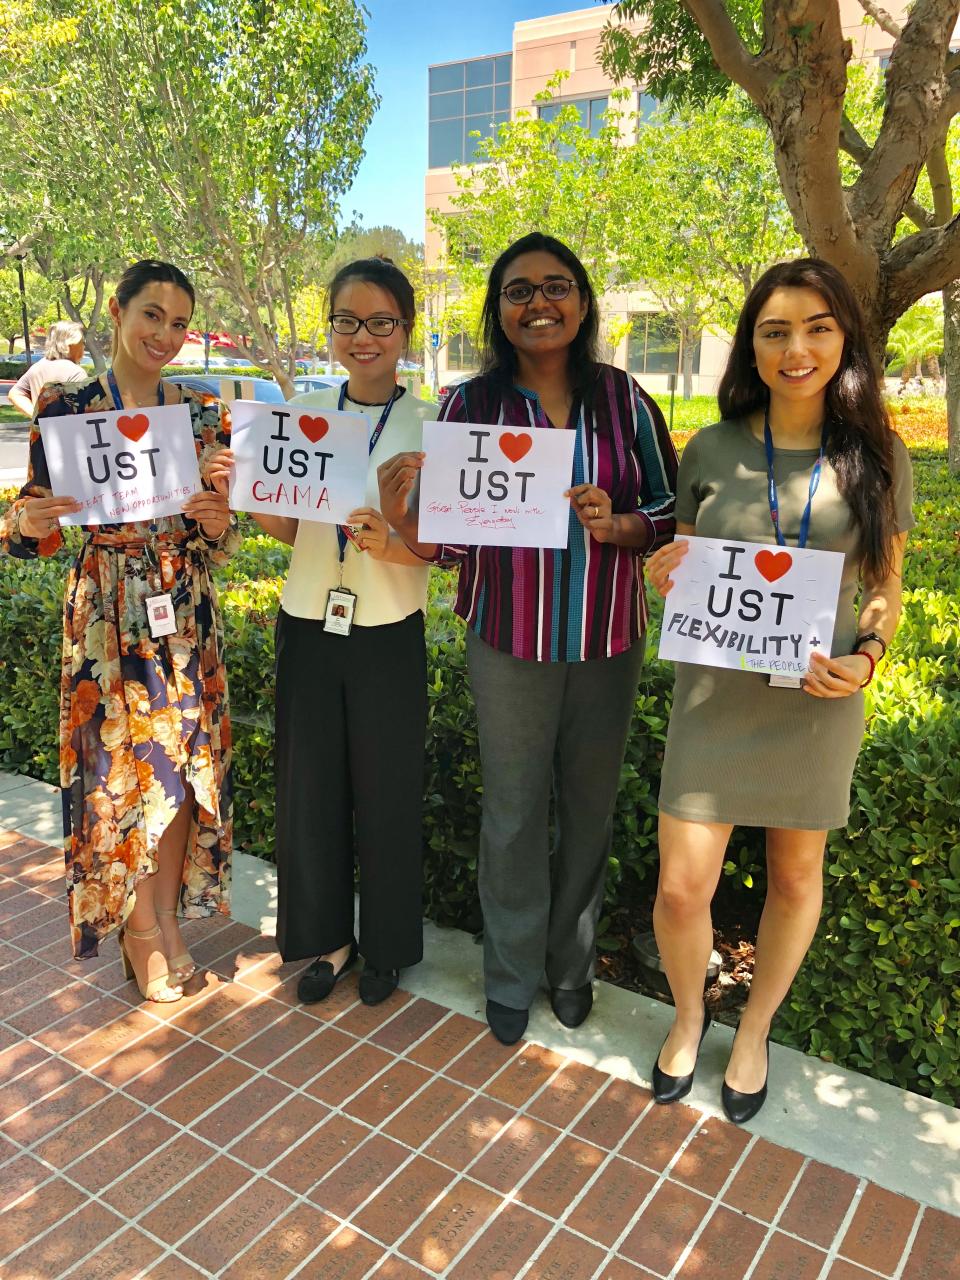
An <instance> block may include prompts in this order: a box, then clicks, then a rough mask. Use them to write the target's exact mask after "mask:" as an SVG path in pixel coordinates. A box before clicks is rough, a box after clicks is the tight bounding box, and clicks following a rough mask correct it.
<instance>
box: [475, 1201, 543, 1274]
mask: <svg viewBox="0 0 960 1280" xmlns="http://www.w3.org/2000/svg"><path fill="white" fill-rule="evenodd" d="M549 1231H550V1223H549V1222H545V1221H544V1220H543V1218H539V1217H537V1215H536V1214H533V1213H530V1212H529V1210H527V1209H521V1208H520V1207H519V1206H518V1205H508V1206H507V1208H506V1209H504V1211H503V1212H502V1213H501V1214H499V1215H498V1217H497V1220H496V1222H495V1223H493V1224H492V1225H491V1226H490V1228H489V1229H488V1230H487V1231H485V1232H484V1233H483V1235H481V1236H480V1238H479V1239H478V1240H476V1241H475V1242H474V1243H473V1244H472V1245H471V1246H470V1248H469V1249H468V1250H467V1252H466V1253H465V1254H464V1256H463V1257H462V1258H461V1259H460V1261H459V1262H458V1263H457V1264H456V1266H455V1267H454V1268H453V1271H452V1272H451V1273H450V1274H451V1276H452V1277H453V1280H515V1277H516V1275H517V1273H518V1272H519V1271H520V1270H521V1269H522V1268H523V1266H524V1264H525V1263H526V1262H527V1261H528V1260H529V1258H530V1257H531V1255H532V1254H533V1253H535V1252H536V1250H537V1248H538V1247H539V1246H540V1245H541V1244H542V1243H543V1240H544V1238H545V1237H546V1235H547V1234H548V1232H549Z"/></svg>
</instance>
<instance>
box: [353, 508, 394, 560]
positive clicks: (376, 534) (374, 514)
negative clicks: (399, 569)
mask: <svg viewBox="0 0 960 1280" xmlns="http://www.w3.org/2000/svg"><path fill="white" fill-rule="evenodd" d="M346 523H347V524H358V525H361V526H362V528H361V529H360V531H359V533H358V534H357V546H358V547H359V548H360V550H361V551H369V552H370V554H371V555H372V556H373V558H374V560H382V559H383V557H384V554H385V552H386V550H387V543H388V542H389V540H390V526H389V525H388V524H387V522H386V520H384V518H383V516H382V515H381V514H380V512H379V511H378V510H377V509H376V507H357V509H356V511H351V512H350V514H349V515H348V516H347V519H346Z"/></svg>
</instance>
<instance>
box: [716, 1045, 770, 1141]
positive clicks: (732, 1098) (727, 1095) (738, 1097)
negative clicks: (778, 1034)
mask: <svg viewBox="0 0 960 1280" xmlns="http://www.w3.org/2000/svg"><path fill="white" fill-rule="evenodd" d="M769 1078H770V1037H769V1036H767V1074H766V1076H765V1077H764V1081H763V1084H762V1085H761V1086H760V1088H759V1089H758V1090H757V1091H756V1093H741V1092H740V1091H739V1089H731V1088H730V1086H729V1085H728V1084H727V1082H726V1080H724V1082H723V1085H722V1086H721V1089H720V1101H721V1102H722V1103H723V1109H724V1111H725V1112H726V1113H727V1118H728V1119H730V1120H732V1121H733V1123H734V1124H746V1123H747V1121H748V1120H752V1119H753V1117H754V1116H755V1115H756V1114H757V1112H758V1111H759V1110H760V1108H761V1107H762V1106H763V1104H764V1103H765V1102H766V1100H767V1081H768V1080H769Z"/></svg>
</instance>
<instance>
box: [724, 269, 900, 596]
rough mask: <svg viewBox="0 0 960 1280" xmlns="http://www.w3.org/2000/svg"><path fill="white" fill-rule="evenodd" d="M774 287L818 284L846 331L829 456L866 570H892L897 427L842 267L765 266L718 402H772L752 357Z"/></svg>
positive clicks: (741, 413) (743, 410)
mask: <svg viewBox="0 0 960 1280" xmlns="http://www.w3.org/2000/svg"><path fill="white" fill-rule="evenodd" d="M775 289H812V290H814V291H815V292H816V293H819V294H820V296H821V297H822V298H823V299H824V300H825V301H826V303H827V306H828V310H829V311H830V313H831V314H832V315H833V317H834V319H835V320H836V322H837V324H838V325H839V326H840V329H841V330H842V331H843V354H842V356H841V358H840V365H839V368H838V369H837V371H836V373H835V374H834V375H833V377H832V378H831V379H830V381H829V383H828V384H827V389H826V418H825V421H824V456H825V457H826V458H827V460H828V461H829V462H830V464H831V466H832V467H833V469H834V472H835V473H836V477H837V488H838V489H839V491H840V493H841V495H842V496H843V498H844V500H845V501H846V503H847V505H848V506H849V507H850V510H851V511H852V513H853V521H854V523H855V524H856V526H857V528H858V529H859V531H860V558H861V562H862V564H863V568H864V569H865V570H866V572H867V573H868V574H869V575H870V576H871V577H873V578H875V579H878V580H879V579H883V578H884V577H885V576H886V575H887V573H888V572H889V571H890V544H891V540H892V538H893V534H894V530H895V522H894V508H893V430H892V428H891V425H890V417H889V415H888V413H887V410H886V406H885V405H884V403H883V396H882V394H881V390H880V380H879V378H878V376H877V372H876V368H875V366H874V363H873V357H872V355H871V351H870V344H869V341H868V339H867V327H866V322H865V320H864V318H863V311H862V310H861V308H860V304H859V302H858V301H857V299H856V296H855V295H854V292H853V290H852V289H851V288H850V286H849V284H848V283H847V281H846V280H845V279H844V277H843V276H842V275H841V274H840V272H839V271H838V270H837V269H836V267H833V266H831V265H830V263H829V262H824V261H823V260H822V259H820V258H797V259H795V260H794V261H792V262H778V263H776V264H775V265H774V266H772V267H770V268H769V270H767V271H765V272H764V273H763V275H762V276H761V277H760V279H759V280H758V281H757V283H756V284H755V285H754V286H753V288H752V289H751V290H750V295H749V297H748V298H747V301H746V303H745V304H744V308H743V311H741V313H740V319H739V321H738V322H737V331H736V333H735V334H734V338H733V346H732V347H731V349H730V355H729V357H728V359H727V367H726V369H725V370H724V373H723V377H722V378H721V379H720V388H719V390H718V392H717V401H718V403H719V405H720V416H721V417H723V418H744V417H746V416H747V415H748V414H751V413H755V412H756V411H757V410H759V409H765V408H766V406H767V405H768V403H769V399H770V391H769V388H768V387H767V386H766V384H765V383H764V382H763V381H762V379H761V377H760V374H759V373H758V372H757V367H756V364H755V360H754V350H753V331H754V327H755V326H756V322H757V316H758V315H759V314H760V311H761V309H762V308H763V306H764V305H765V304H766V302H767V299H768V298H769V297H770V295H771V294H772V293H773V292H774V290H775Z"/></svg>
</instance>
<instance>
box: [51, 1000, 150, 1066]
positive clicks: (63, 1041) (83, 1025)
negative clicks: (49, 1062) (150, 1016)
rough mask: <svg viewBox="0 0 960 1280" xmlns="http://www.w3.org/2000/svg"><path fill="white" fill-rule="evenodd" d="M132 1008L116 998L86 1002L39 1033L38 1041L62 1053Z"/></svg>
mask: <svg viewBox="0 0 960 1280" xmlns="http://www.w3.org/2000/svg"><path fill="white" fill-rule="evenodd" d="M129 1008H130V1006H129V1005H128V1004H126V1003H125V1002H124V1001H123V1000H118V999H117V998H116V997H115V996H101V997H100V998H99V999H97V1000H89V1001H85V1002H84V1004H83V1005H81V1006H80V1008H78V1009H76V1010H75V1011H74V1012H72V1013H68V1014H67V1016H66V1017H65V1018H61V1019H60V1021H59V1022H54V1023H53V1024H52V1025H51V1026H48V1027H47V1028H46V1029H45V1030H43V1031H39V1032H37V1037H36V1038H37V1039H38V1040H39V1041H40V1043H41V1044H43V1045H46V1047H47V1048H48V1049H52V1050H53V1051H54V1052H55V1053H62V1052H63V1051H64V1049H67V1048H69V1046H70V1045H72V1044H76V1042H77V1041H78V1040H82V1039H83V1037H84V1036H88V1035H89V1034H90V1032H91V1031H98V1030H99V1029H100V1028H101V1027H105V1026H106V1025H107V1023H108V1022H113V1020H114V1019H115V1018H121V1017H123V1015H124V1014H125V1013H127V1012H128V1010H129Z"/></svg>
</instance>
